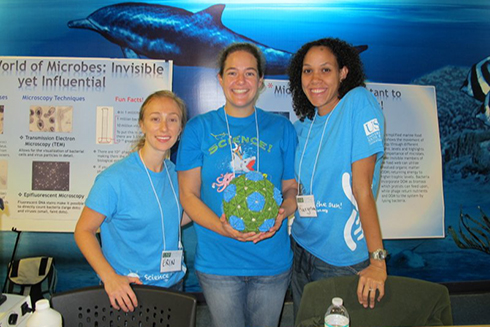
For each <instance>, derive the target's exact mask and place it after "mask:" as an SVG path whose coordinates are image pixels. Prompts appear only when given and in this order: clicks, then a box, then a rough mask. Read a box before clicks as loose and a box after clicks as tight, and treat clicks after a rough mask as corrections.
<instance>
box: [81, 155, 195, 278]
mask: <svg viewBox="0 0 490 327" xmlns="http://www.w3.org/2000/svg"><path fill="white" fill-rule="evenodd" d="M165 166H166V167H167V168H168V173H169V174H167V170H166V169H165ZM165 166H164V167H163V169H162V171H161V172H159V173H155V172H153V171H151V170H149V169H148V173H149V174H150V177H151V181H152V183H153V186H154V187H155V191H156V193H157V194H158V198H159V200H160V204H161V207H162V210H163V218H164V219H163V223H162V217H161V214H160V208H159V206H158V202H157V200H156V197H155V193H154V192H153V188H152V186H151V183H150V180H149V179H148V175H147V174H146V171H145V167H144V166H143V163H142V162H141V159H140V157H139V155H138V152H133V153H131V154H130V155H129V156H127V157H126V158H124V159H122V160H120V161H118V162H116V163H114V164H113V165H111V166H110V167H109V168H107V169H106V170H104V171H103V172H102V173H100V174H99V175H98V176H97V178H96V179H95V183H94V185H93V187H92V189H91V191H90V194H89V195H88V198H87V201H86V206H87V207H89V208H90V209H92V210H95V211H97V212H99V213H101V214H103V215H105V216H106V218H105V220H104V222H103V223H102V225H101V227H100V233H101V238H102V252H103V254H104V256H105V258H106V259H107V261H108V262H109V264H110V265H111V266H112V267H113V268H114V270H115V271H116V272H117V273H118V274H120V275H124V276H127V275H129V276H134V277H139V278H140V280H141V281H142V282H143V283H144V284H149V285H156V286H162V287H170V286H172V285H174V284H175V283H177V282H178V281H180V280H181V279H182V278H183V277H184V275H185V271H186V267H185V265H184V264H183V265H182V270H181V271H178V272H172V273H160V260H161V257H162V251H163V250H164V243H165V250H167V251H169V250H177V249H179V233H180V227H179V226H180V222H181V217H182V207H181V206H180V203H179V204H177V200H176V198H175V196H177V199H178V196H179V193H178V191H179V190H178V184H177V173H176V172H175V166H174V164H173V163H172V162H171V161H169V160H165ZM169 175H170V178H171V182H170V181H169ZM172 188H173V190H172ZM174 191H175V196H174ZM163 230H164V231H165V232H163ZM164 235H165V236H164ZM182 263H183V262H182Z"/></svg>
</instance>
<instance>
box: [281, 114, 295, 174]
mask: <svg viewBox="0 0 490 327" xmlns="http://www.w3.org/2000/svg"><path fill="white" fill-rule="evenodd" d="M283 140H284V149H283V153H284V172H283V177H282V179H283V180H288V179H293V178H294V176H295V175H294V155H295V151H296V145H297V143H298V137H297V135H296V129H295V128H294V126H293V124H292V123H291V122H290V121H287V122H286V126H285V128H284V138H283Z"/></svg>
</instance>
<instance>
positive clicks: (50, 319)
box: [27, 299, 61, 327]
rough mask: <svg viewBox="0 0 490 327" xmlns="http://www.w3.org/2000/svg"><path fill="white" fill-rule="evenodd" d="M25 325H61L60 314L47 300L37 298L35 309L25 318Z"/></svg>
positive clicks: (54, 326)
mask: <svg viewBox="0 0 490 327" xmlns="http://www.w3.org/2000/svg"><path fill="white" fill-rule="evenodd" d="M27 327H61V314H60V313H59V312H58V311H56V310H54V309H52V308H51V307H50V305H49V300H46V299H42V300H38V301H37V302H36V311H34V313H33V314H32V315H31V316H30V317H29V319H28V320H27Z"/></svg>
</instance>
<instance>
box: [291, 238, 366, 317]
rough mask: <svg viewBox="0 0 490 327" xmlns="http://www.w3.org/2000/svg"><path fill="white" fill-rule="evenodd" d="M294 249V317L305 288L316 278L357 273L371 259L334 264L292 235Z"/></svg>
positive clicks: (292, 288) (292, 279) (292, 280)
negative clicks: (353, 263)
mask: <svg viewBox="0 0 490 327" xmlns="http://www.w3.org/2000/svg"><path fill="white" fill-rule="evenodd" d="M291 248H292V250H293V274H292V277H291V293H292V294H293V310H294V319H295V320H296V314H297V313H298V309H299V304H300V302H301V296H302V295H303V288H304V287H305V285H306V284H308V283H310V282H314V281H316V280H320V279H325V278H329V277H336V276H349V275H356V274H357V273H358V272H360V271H361V270H363V269H364V268H366V267H367V266H369V259H368V260H365V261H363V262H360V263H358V264H355V265H352V266H332V265H329V264H328V263H326V262H325V261H323V260H321V259H319V258H317V257H315V256H314V255H313V254H311V253H310V252H308V251H306V250H305V249H303V248H302V247H301V246H300V245H299V244H298V243H296V241H295V240H294V239H293V237H291Z"/></svg>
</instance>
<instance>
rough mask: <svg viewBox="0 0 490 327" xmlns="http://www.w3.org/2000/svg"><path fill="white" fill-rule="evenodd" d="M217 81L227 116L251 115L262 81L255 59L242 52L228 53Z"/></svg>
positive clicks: (249, 54)
mask: <svg viewBox="0 0 490 327" xmlns="http://www.w3.org/2000/svg"><path fill="white" fill-rule="evenodd" d="M218 79H219V83H220V84H221V87H222V88H223V93H224V95H225V98H226V105H225V109H226V112H227V114H229V115H231V116H234V117H246V116H249V115H251V114H252V113H253V110H254V105H255V101H256V100H257V95H258V91H259V88H260V86H261V85H262V83H263V80H264V79H263V77H260V76H259V72H258V68H257V60H256V59H255V57H254V56H253V55H252V54H251V53H249V52H247V51H242V50H240V51H235V52H233V53H230V54H229V55H228V57H227V58H226V61H225V66H224V69H223V74H222V75H219V74H218Z"/></svg>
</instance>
